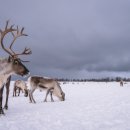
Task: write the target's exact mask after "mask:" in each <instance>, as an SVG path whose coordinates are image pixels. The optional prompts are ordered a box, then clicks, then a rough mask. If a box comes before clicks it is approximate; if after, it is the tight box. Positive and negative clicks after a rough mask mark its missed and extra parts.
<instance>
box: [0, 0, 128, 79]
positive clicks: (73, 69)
mask: <svg viewBox="0 0 130 130" xmlns="http://www.w3.org/2000/svg"><path fill="white" fill-rule="evenodd" d="M7 19H10V24H16V25H19V26H20V27H22V26H24V27H25V32H26V33H27V34H28V35H29V36H28V37H24V38H20V39H19V40H18V41H17V43H16V46H15V47H14V49H15V50H16V51H17V50H18V51H20V50H22V49H23V48H24V47H25V46H27V47H30V48H31V49H32V52H33V54H32V55H31V56H26V57H23V58H24V59H29V60H30V61H31V62H30V63H28V64H27V66H28V68H29V69H30V71H31V74H32V75H43V76H44V75H46V76H52V77H66V78H92V77H104V76H105V77H107V76H124V77H125V76H127V77H130V0H0V27H1V28H2V27H4V25H5V21H6V20H7ZM7 41H8V42H9V41H10V38H7ZM7 44H8V43H7ZM0 55H1V56H8V55H6V53H4V52H2V49H1V50H0Z"/></svg>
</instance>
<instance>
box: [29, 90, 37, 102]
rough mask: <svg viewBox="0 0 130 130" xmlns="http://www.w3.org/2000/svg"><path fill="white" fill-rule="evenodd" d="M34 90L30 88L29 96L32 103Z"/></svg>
mask: <svg viewBox="0 0 130 130" xmlns="http://www.w3.org/2000/svg"><path fill="white" fill-rule="evenodd" d="M34 91H35V88H33V89H32V90H30V97H31V100H32V101H33V103H36V101H35V100H34V98H33V92H34Z"/></svg>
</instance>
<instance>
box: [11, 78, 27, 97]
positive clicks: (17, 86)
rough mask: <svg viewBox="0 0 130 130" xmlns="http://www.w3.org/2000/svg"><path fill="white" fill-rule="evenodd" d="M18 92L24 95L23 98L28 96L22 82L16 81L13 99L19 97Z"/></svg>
mask: <svg viewBox="0 0 130 130" xmlns="http://www.w3.org/2000/svg"><path fill="white" fill-rule="evenodd" d="M17 91H18V92H17ZM20 91H22V92H23V93H24V96H25V97H27V96H28V89H27V85H26V83H25V82H24V81H22V80H16V81H15V83H14V89H13V97H14V96H15V97H16V96H19V95H20ZM17 93H18V95H17Z"/></svg>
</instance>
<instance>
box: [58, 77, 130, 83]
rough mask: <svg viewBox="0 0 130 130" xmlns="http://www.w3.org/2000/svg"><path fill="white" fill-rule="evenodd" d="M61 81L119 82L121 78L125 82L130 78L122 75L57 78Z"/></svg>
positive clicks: (129, 80)
mask: <svg viewBox="0 0 130 130" xmlns="http://www.w3.org/2000/svg"><path fill="white" fill-rule="evenodd" d="M57 80H58V81H60V82H114V81H116V82H119V81H121V80H123V81H124V82H130V78H122V77H116V78H99V79H95V78H92V79H67V78H66V79H65V78H61V79H57Z"/></svg>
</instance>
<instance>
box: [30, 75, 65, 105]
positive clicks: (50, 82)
mask: <svg viewBox="0 0 130 130" xmlns="http://www.w3.org/2000/svg"><path fill="white" fill-rule="evenodd" d="M28 86H29V87H30V90H29V99H30V103H32V102H33V103H36V101H35V100H34V98H33V92H34V91H35V90H36V89H37V88H39V89H40V90H41V89H42V90H46V91H47V92H46V96H45V99H44V102H47V96H48V94H49V93H50V95H51V101H54V100H53V98H52V94H54V95H55V96H57V97H58V98H59V100H60V101H64V100H65V93H64V92H63V91H62V89H61V87H60V85H59V83H58V82H57V81H56V80H54V79H52V78H46V77H39V76H32V77H29V78H28Z"/></svg>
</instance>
